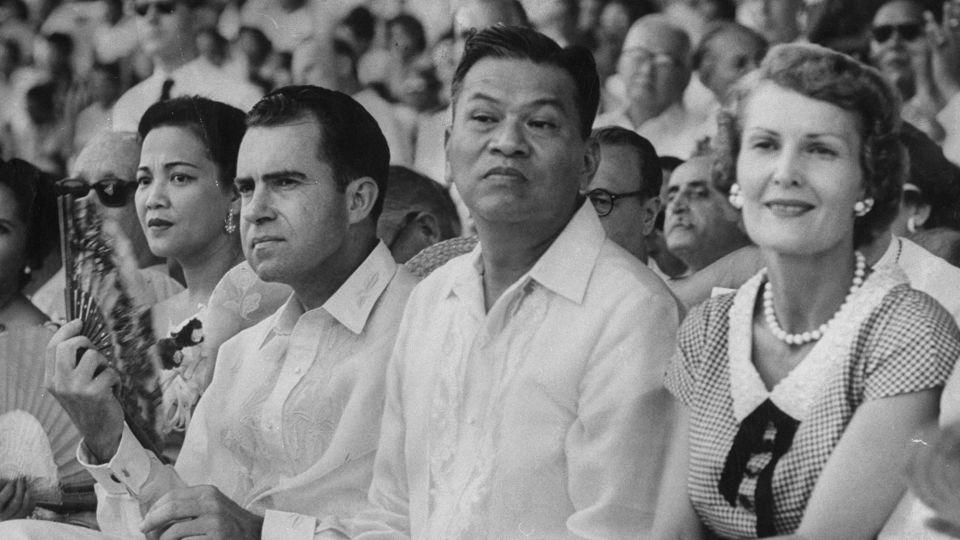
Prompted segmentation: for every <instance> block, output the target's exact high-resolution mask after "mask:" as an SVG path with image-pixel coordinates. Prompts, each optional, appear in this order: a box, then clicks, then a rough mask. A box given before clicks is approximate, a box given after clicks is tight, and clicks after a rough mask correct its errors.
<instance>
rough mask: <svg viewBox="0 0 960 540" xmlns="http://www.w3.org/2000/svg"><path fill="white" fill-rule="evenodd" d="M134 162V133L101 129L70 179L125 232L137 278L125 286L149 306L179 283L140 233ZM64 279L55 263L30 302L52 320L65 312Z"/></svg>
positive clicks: (178, 288)
mask: <svg viewBox="0 0 960 540" xmlns="http://www.w3.org/2000/svg"><path fill="white" fill-rule="evenodd" d="M139 163H140V139H139V138H138V136H137V134H136V133H132V132H120V131H115V132H104V133H101V134H99V135H97V136H96V137H94V138H93V139H92V140H91V141H90V142H89V143H87V145H86V146H85V147H83V150H81V151H80V154H79V155H77V159H76V162H75V163H74V165H73V173H72V176H71V178H73V179H75V180H78V181H80V182H82V183H83V184H86V185H87V186H88V189H89V192H88V193H87V195H85V196H84V197H83V199H84V200H88V201H90V202H92V203H93V204H95V205H96V206H97V207H98V209H99V211H100V212H101V214H102V215H103V217H104V218H105V219H109V220H113V221H115V222H116V223H117V225H119V229H120V230H121V231H123V232H124V233H125V234H126V235H127V238H128V239H129V240H130V245H131V248H132V249H133V255H134V257H135V258H136V260H137V264H138V265H139V266H140V271H139V272H138V273H137V274H136V275H137V277H138V278H140V279H139V280H138V283H134V284H132V285H131V290H132V291H133V294H134V296H135V297H136V298H137V301H138V302H139V303H140V304H141V305H144V306H152V305H153V304H156V303H157V302H160V301H161V300H164V299H166V298H168V297H170V296H173V295H174V294H176V293H178V292H180V291H181V290H183V287H182V286H181V285H180V284H179V283H177V282H176V281H175V280H174V279H173V278H171V277H170V276H169V275H168V274H167V272H166V265H164V264H162V262H163V261H161V260H159V259H157V258H156V257H154V255H153V254H152V253H150V248H148V247H147V241H146V238H144V236H143V229H142V228H141V227H140V221H139V220H138V219H137V209H136V207H135V206H134V204H133V194H134V192H135V191H136V190H137V178H136V173H137V165H138V164H139ZM64 282H65V278H64V275H63V269H62V268H61V269H60V270H59V271H58V272H57V273H56V274H54V275H53V277H51V278H50V280H48V281H47V282H46V283H45V284H44V285H43V286H42V287H40V289H39V290H37V292H36V294H34V295H33V298H32V301H33V303H34V304H35V305H36V306H37V307H39V308H40V310H41V311H43V312H44V313H46V314H47V316H48V317H50V319H51V320H54V321H58V320H62V319H63V318H64V316H65V314H66V309H65V307H64V303H63V287H64Z"/></svg>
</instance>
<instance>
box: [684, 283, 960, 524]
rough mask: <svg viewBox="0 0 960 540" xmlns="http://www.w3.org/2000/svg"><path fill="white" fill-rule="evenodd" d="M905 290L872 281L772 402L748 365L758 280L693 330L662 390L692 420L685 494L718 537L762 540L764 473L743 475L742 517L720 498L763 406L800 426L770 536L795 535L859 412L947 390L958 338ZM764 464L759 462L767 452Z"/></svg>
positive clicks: (931, 307) (780, 470)
mask: <svg viewBox="0 0 960 540" xmlns="http://www.w3.org/2000/svg"><path fill="white" fill-rule="evenodd" d="M904 280H905V278H904V277H903V276H902V274H901V273H900V271H899V269H898V268H895V267H890V269H886V270H885V269H877V270H875V271H874V272H873V273H872V274H871V275H870V276H869V277H868V278H867V280H866V281H865V283H864V285H863V286H862V287H861V288H860V289H859V290H858V292H857V293H856V294H855V295H854V297H853V298H851V300H850V301H849V302H847V303H846V304H845V306H844V307H843V308H842V311H841V312H840V313H838V317H837V323H836V324H834V325H831V328H830V330H829V331H828V332H827V334H826V335H824V337H823V338H822V339H821V340H820V341H819V342H818V343H817V344H816V345H815V346H814V347H813V348H812V349H811V350H810V352H809V353H808V354H807V356H806V357H805V358H804V359H803V361H802V362H800V364H798V365H797V366H796V367H795V368H794V369H793V371H792V372H791V373H790V374H789V375H788V376H787V377H785V378H784V379H782V380H781V381H779V382H778V384H777V386H775V387H774V389H773V390H771V391H769V392H768V391H767V390H766V388H765V387H764V386H763V384H762V382H760V378H759V375H757V374H756V369H755V368H754V367H753V364H752V360H751V359H750V350H751V347H752V335H751V332H752V321H753V308H754V306H755V305H756V304H755V302H756V298H757V294H758V292H759V290H760V288H761V285H762V283H763V276H762V275H757V276H755V277H754V278H753V279H751V280H750V281H748V282H747V283H746V284H745V285H744V286H743V287H741V288H740V289H739V290H738V291H737V292H736V293H732V294H728V295H725V296H720V297H715V298H713V299H711V300H709V301H707V302H705V303H704V304H702V305H700V306H699V307H698V308H697V309H696V310H694V311H693V312H692V313H691V314H690V315H689V316H688V317H687V318H686V320H685V321H684V323H683V325H682V327H681V329H680V334H679V337H678V342H679V350H678V353H677V355H676V356H675V357H674V359H673V361H672V363H671V366H670V367H669V368H668V370H667V376H666V381H665V383H666V386H667V388H668V389H669V390H670V391H671V392H672V393H673V394H674V395H675V396H676V397H677V398H678V399H680V400H681V401H682V402H683V403H684V404H685V405H686V406H687V407H689V408H690V471H689V476H688V492H689V496H690V500H691V502H692V504H693V507H694V509H695V510H696V512H697V514H698V515H699V517H700V520H701V521H702V522H703V523H704V524H705V525H706V526H707V527H708V528H709V530H710V531H712V533H714V534H716V535H719V536H721V537H756V536H757V516H756V514H755V513H754V508H756V504H755V502H756V501H755V500H753V499H752V497H753V495H755V488H756V478H755V475H752V474H750V473H751V472H753V469H755V468H756V467H757V464H752V465H751V466H750V467H749V469H750V470H748V471H747V472H746V473H745V474H744V476H743V479H742V481H741V482H740V488H739V494H738V496H737V500H736V505H731V504H730V503H728V502H727V500H725V499H724V497H723V496H722V495H721V493H720V491H719V489H718V486H719V481H720V476H721V471H722V470H723V467H724V464H725V462H726V459H727V455H728V453H729V452H730V448H731V445H732V442H733V439H734V436H735V435H736V434H737V431H738V429H739V428H740V422H741V421H742V420H743V419H744V417H745V416H746V415H747V414H749V413H750V412H752V411H753V410H754V409H756V408H757V407H758V406H760V405H761V404H762V403H763V402H764V401H767V400H770V401H772V402H773V403H774V404H775V405H776V406H777V407H778V408H779V409H780V410H782V411H784V412H785V413H787V414H788V415H789V416H790V417H792V418H794V419H796V420H798V421H799V422H800V424H799V427H798V429H797V431H796V434H795V436H794V437H793V442H792V445H791V446H790V449H789V450H788V451H787V452H786V453H785V454H784V455H783V456H782V457H781V458H780V460H779V461H778V462H777V464H776V467H775V468H774V472H773V476H772V482H771V483H772V486H771V487H772V489H771V493H772V494H773V509H774V510H773V511H774V516H773V524H774V527H775V529H776V531H777V533H778V534H789V533H792V532H794V531H795V530H796V529H797V527H798V526H799V525H800V521H801V519H802V518H803V512H804V509H805V508H806V504H807V500H808V499H809V497H810V494H811V493H812V491H813V488H814V486H815V485H816V482H817V478H818V477H819V475H820V472H821V470H822V469H823V467H824V466H825V465H826V463H827V460H828V459H829V457H830V454H831V453H832V452H833V448H834V447H835V446H836V445H837V443H838V442H839V440H840V437H841V435H843V432H844V430H845V429H846V426H847V424H848V423H849V422H850V420H851V418H852V417H853V414H854V413H855V412H856V409H857V407H859V406H860V404H861V403H864V402H866V401H868V400H871V399H879V398H884V397H889V396H894V395H898V394H904V393H909V392H916V391H920V390H925V389H930V388H936V387H941V386H943V384H944V382H945V381H946V379H947V377H948V376H949V374H950V371H951V369H952V367H953V364H954V361H955V360H956V359H957V358H958V357H960V330H958V329H957V326H956V324H955V323H954V321H953V319H952V318H951V317H950V315H949V314H948V313H947V312H946V311H945V310H944V309H943V308H942V307H941V306H940V305H939V304H938V303H937V302H936V301H935V300H933V299H932V298H930V297H929V296H927V295H926V294H924V293H922V292H919V291H916V290H913V289H911V288H910V287H909V285H907V284H905V283H904ZM733 389H736V391H734V390H733ZM735 395H736V396H735ZM757 456H761V459H762V456H763V454H762V452H758V453H757Z"/></svg>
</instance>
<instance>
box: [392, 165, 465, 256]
mask: <svg viewBox="0 0 960 540" xmlns="http://www.w3.org/2000/svg"><path fill="white" fill-rule="evenodd" d="M385 208H386V210H387V211H394V212H398V213H404V214H406V213H408V212H411V211H418V210H425V211H428V212H430V213H431V214H433V215H434V216H435V217H436V218H437V222H438V223H437V224H438V225H439V226H440V239H441V240H447V239H449V238H453V237H455V236H459V235H460V217H459V216H458V215H457V207H456V205H454V203H453V198H452V197H450V192H449V191H447V189H446V188H444V187H443V186H441V185H440V184H438V183H437V182H435V181H434V180H431V179H430V178H428V177H426V176H424V175H422V174H420V173H418V172H416V171H412V170H410V169H408V168H406V167H401V166H400V165H391V166H390V188H389V190H388V191H387V198H386V204H385Z"/></svg>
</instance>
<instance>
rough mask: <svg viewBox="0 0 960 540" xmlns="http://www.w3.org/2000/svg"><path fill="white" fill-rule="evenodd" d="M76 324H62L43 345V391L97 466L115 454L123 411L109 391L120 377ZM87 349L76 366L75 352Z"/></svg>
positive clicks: (121, 429)
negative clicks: (76, 432)
mask: <svg viewBox="0 0 960 540" xmlns="http://www.w3.org/2000/svg"><path fill="white" fill-rule="evenodd" d="M81 329H82V323H81V322H80V321H79V320H75V321H70V322H69V323H67V324H65V325H64V326H63V327H62V328H60V330H58V331H57V333H56V334H54V335H53V338H51V339H50V344H49V345H47V352H46V376H47V381H46V383H47V389H49V390H50V392H51V393H52V394H53V395H54V396H55V397H56V398H57V401H59V402H60V405H61V406H62V407H63V408H64V410H66V411H67V414H68V415H70V419H71V420H73V423H74V424H75V425H76V426H77V429H78V430H79V431H80V434H81V435H83V439H84V444H85V445H86V447H87V449H88V450H89V451H90V452H91V453H92V454H93V455H94V456H96V457H97V458H98V459H100V460H101V462H107V461H109V460H110V458H111V457H113V455H114V454H115V453H116V451H117V447H118V446H119V444H120V436H121V435H122V434H123V409H122V408H121V406H120V402H119V401H117V398H116V397H115V396H114V393H113V387H114V386H115V385H117V384H119V383H120V377H119V376H118V375H117V372H116V370H114V369H113V368H112V367H108V368H107V369H98V368H100V366H104V365H105V366H109V362H108V361H107V359H106V358H105V357H104V356H103V355H102V354H100V353H99V352H97V350H96V349H94V348H92V344H91V342H90V339H89V338H87V337H86V336H84V335H83V334H81ZM81 348H86V349H88V350H87V351H86V352H84V353H83V354H82V356H81V358H80V362H79V363H78V362H77V351H78V350H79V349H81Z"/></svg>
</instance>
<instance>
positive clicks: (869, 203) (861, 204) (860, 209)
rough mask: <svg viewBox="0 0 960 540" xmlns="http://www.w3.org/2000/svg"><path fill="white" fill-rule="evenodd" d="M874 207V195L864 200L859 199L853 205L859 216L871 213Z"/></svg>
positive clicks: (856, 214)
mask: <svg viewBox="0 0 960 540" xmlns="http://www.w3.org/2000/svg"><path fill="white" fill-rule="evenodd" d="M872 208H873V197H867V198H866V199H864V200H862V201H857V202H856V204H854V205H853V214H854V215H855V216H857V217H863V216H865V215H867V214H868V213H870V210H871V209H872Z"/></svg>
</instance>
